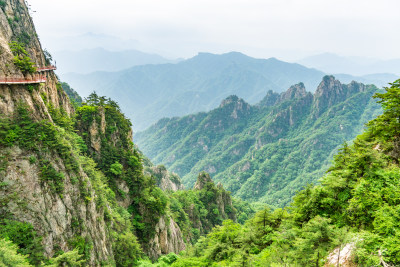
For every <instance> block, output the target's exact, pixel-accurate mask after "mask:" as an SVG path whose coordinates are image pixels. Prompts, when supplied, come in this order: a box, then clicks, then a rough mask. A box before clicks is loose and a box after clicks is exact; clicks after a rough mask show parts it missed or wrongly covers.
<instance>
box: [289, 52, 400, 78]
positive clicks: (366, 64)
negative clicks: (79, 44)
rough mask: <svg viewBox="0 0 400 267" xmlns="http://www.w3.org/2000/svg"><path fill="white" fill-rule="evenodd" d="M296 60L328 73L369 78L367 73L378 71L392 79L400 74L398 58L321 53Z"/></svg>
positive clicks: (399, 60)
mask: <svg viewBox="0 0 400 267" xmlns="http://www.w3.org/2000/svg"><path fill="white" fill-rule="evenodd" d="M297 62H298V63H299V64H302V65H304V66H306V67H309V68H316V69H319V70H321V71H324V72H326V73H329V74H334V73H335V74H337V73H346V74H351V75H357V76H364V77H366V78H371V77H370V76H369V75H371V74H374V73H378V74H380V75H382V76H381V77H384V75H386V76H390V75H391V77H392V80H395V78H396V77H398V75H399V74H400V59H391V60H382V59H375V58H366V57H344V56H339V55H337V54H334V53H322V54H318V55H314V56H309V57H306V58H303V59H301V60H298V61H297ZM393 77H394V78H393Z"/></svg>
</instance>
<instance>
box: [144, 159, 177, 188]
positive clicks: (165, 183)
mask: <svg viewBox="0 0 400 267" xmlns="http://www.w3.org/2000/svg"><path fill="white" fill-rule="evenodd" d="M145 172H146V173H148V174H150V175H152V176H153V177H154V178H155V179H156V183H157V185H158V187H160V188H161V189H162V190H163V191H174V192H175V191H178V190H183V189H184V186H183V185H182V183H181V179H180V177H179V176H178V175H177V174H176V173H173V172H169V171H168V170H167V169H166V168H165V166H164V165H158V166H152V167H148V168H146V170H145Z"/></svg>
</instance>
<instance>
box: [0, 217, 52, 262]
mask: <svg viewBox="0 0 400 267" xmlns="http://www.w3.org/2000/svg"><path fill="white" fill-rule="evenodd" d="M4 239H7V240H10V241H12V242H13V244H15V245H16V246H17V252H18V253H19V254H22V255H26V258H27V260H28V262H29V263H30V264H32V265H38V264H40V263H41V262H42V261H43V260H44V259H45V257H44V255H43V246H42V244H41V242H42V238H41V237H40V236H39V235H38V234H37V233H36V232H35V230H34V229H33V226H32V225H31V224H28V223H22V222H18V221H13V220H8V219H3V220H0V243H1V240H3V242H4ZM6 244H7V242H6ZM0 262H1V260H0Z"/></svg>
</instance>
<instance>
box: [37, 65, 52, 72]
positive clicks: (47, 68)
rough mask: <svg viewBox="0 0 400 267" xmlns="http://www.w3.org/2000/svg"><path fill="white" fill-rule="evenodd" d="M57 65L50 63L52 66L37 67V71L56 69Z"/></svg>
mask: <svg viewBox="0 0 400 267" xmlns="http://www.w3.org/2000/svg"><path fill="white" fill-rule="evenodd" d="M56 69H57V67H56V66H53V65H50V66H45V67H36V71H37V72H43V71H50V70H56Z"/></svg>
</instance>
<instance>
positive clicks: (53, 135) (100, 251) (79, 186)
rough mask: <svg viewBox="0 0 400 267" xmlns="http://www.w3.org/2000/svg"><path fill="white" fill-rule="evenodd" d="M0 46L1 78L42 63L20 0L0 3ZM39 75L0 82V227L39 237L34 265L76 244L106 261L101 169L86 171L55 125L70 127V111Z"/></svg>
mask: <svg viewBox="0 0 400 267" xmlns="http://www.w3.org/2000/svg"><path fill="white" fill-rule="evenodd" d="M0 45H1V50H2V53H1V56H0V57H1V64H0V76H1V77H2V79H4V77H8V78H17V79H21V80H33V79H36V78H37V76H39V74H37V73H36V70H35V68H34V67H33V65H37V66H39V67H43V66H46V65H47V64H48V63H49V62H48V59H47V58H46V57H45V55H44V53H43V51H42V49H41V46H40V43H39V41H38V39H37V35H36V32H35V29H34V26H33V23H32V20H31V18H30V16H29V13H28V9H27V7H26V5H25V2H24V1H22V0H21V1H11V0H9V1H2V5H1V10H0ZM40 76H41V77H45V78H46V79H47V80H46V82H43V83H40V84H32V85H20V84H14V85H9V84H8V85H7V84H1V85H0V96H1V97H0V114H1V115H0V118H1V121H0V136H1V137H0V147H1V149H0V159H1V169H0V184H1V186H0V198H1V200H0V203H1V205H0V221H1V222H0V225H1V227H5V228H6V229H7V227H10V228H12V229H15V231H16V233H14V234H12V235H11V236H10V238H21V239H22V240H24V238H28V239H29V236H28V235H27V233H23V230H22V229H30V228H29V227H32V226H33V229H34V230H35V231H36V232H37V233H38V235H40V239H41V240H42V241H41V242H39V244H40V246H39V247H36V245H38V244H36V245H35V246H33V247H30V249H37V250H40V247H42V248H43V251H39V252H37V254H32V257H31V259H30V260H31V262H32V263H34V264H38V263H40V261H41V260H42V259H44V258H45V257H50V256H53V255H54V254H55V253H56V252H57V253H58V252H60V251H68V250H70V249H72V248H75V247H78V246H80V247H81V248H82V251H83V250H84V254H85V259H86V260H87V262H88V263H90V264H92V265H95V264H99V263H100V262H104V263H106V262H113V251H112V249H111V247H112V239H111V236H110V234H111V231H110V229H108V228H107V226H106V225H107V222H106V220H105V219H104V216H105V215H104V214H105V211H106V210H108V212H111V213H114V211H112V205H110V206H109V208H107V207H104V206H102V205H99V204H98V202H97V201H98V200H100V199H104V198H106V197H107V193H106V192H102V190H101V189H100V188H99V187H100V186H101V184H102V181H101V180H100V178H99V177H100V176H99V175H101V174H99V173H97V172H95V171H94V172H91V173H90V172H89V170H91V167H90V164H91V161H90V159H86V158H79V152H78V151H79V148H78V147H79V144H78V143H79V137H78V136H76V134H73V133H71V132H67V131H66V130H65V129H64V128H63V127H60V126H58V125H64V126H65V128H68V127H70V126H68V124H69V116H71V115H72V114H73V108H72V105H71V104H70V102H69V99H68V97H67V95H66V94H65V93H64V91H63V90H62V89H61V86H60V85H59V84H58V81H57V77H56V76H55V75H54V73H53V72H51V71H50V72H44V73H42V74H40ZM100 194H103V195H100ZM106 203H107V202H106ZM81 224H83V225H85V227H78V226H79V225H81ZM28 225H30V226H29V227H28ZM18 229H19V230H18ZM17 233H19V234H21V233H22V234H23V235H25V236H22V237H21V236H18V235H19V234H17ZM32 235H33V234H32ZM33 236H34V235H33ZM35 240H39V239H35ZM33 241H34V240H33V238H32V240H31V241H29V242H33ZM78 244H79V245H78ZM25 245H26V244H25ZM25 248H26V249H27V248H28V247H25ZM27 253H29V254H31V253H32V251H29V249H28V250H27Z"/></svg>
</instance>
